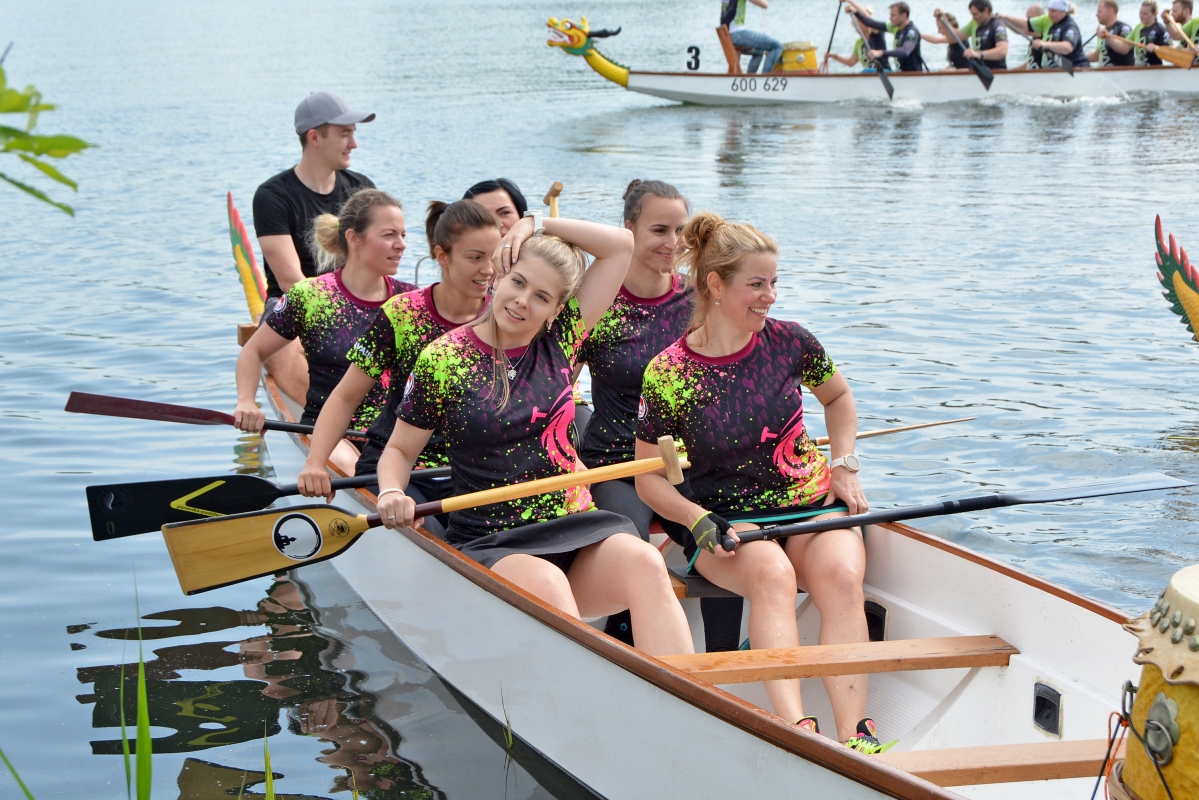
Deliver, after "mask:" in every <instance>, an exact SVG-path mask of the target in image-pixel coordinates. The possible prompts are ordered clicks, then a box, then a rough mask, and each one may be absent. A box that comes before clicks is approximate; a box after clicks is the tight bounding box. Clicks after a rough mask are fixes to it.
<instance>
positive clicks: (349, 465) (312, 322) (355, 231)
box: [233, 189, 416, 472]
mask: <svg viewBox="0 0 1199 800" xmlns="http://www.w3.org/2000/svg"><path fill="white" fill-rule="evenodd" d="M405 235H406V229H405V227H404V211H403V209H402V208H401V207H400V203H399V201H397V200H395V199H394V198H393V197H391V195H389V194H387V193H386V192H381V191H379V190H378V189H361V190H359V191H358V192H355V193H354V194H353V195H351V196H350V198H349V199H348V200H346V202H345V203H343V204H342V206H341V210H340V211H339V212H338V214H337V216H333V215H332V214H322V215H321V216H319V217H317V218H316V220H315V221H314V222H313V232H312V239H313V244H314V246H313V248H312V249H313V251H314V252H316V253H318V254H319V259H318V260H319V263H320V267H321V270H322V274H320V275H318V276H317V277H315V278H305V279H304V280H302V281H300V282H299V283H297V284H295V285H294V286H292V287H291V289H289V290H288V291H287V294H285V295H284V296H283V297H282V298H281V299H280V300H279V303H278V304H277V305H276V306H275V307H274V308H273V309H272V310H271V312H270V313H269V314H268V315H267V316H266V319H265V320H264V324H262V325H260V326H259V327H258V330H257V331H255V332H254V335H253V336H251V337H250V341H248V342H246V346H245V347H243V348H242V351H241V354H240V355H239V356H238V357H237V407H236V408H235V409H234V411H233V418H234V425H236V426H237V427H238V428H239V429H241V430H243V431H249V432H254V433H257V432H258V431H261V430H262V425H263V422H264V421H265V419H266V415H265V414H264V413H263V411H262V409H261V408H259V407H258V404H257V403H256V402H255V397H256V396H257V394H258V382H259V380H260V379H261V376H262V365H263V363H264V362H265V361H266V360H267V359H268V358H270V357H271V356H272V355H274V354H275V353H277V352H279V351H280V350H282V349H283V348H284V347H285V346H286V345H287V343H288V342H289V341H291V340H292V339H296V338H299V340H300V343H301V344H302V345H303V346H304V353H305V355H306V356H307V357H308V396H307V398H306V400H305V403H304V414H303V416H302V417H301V420H300V421H301V422H303V423H305V424H308V425H311V424H312V423H313V422H315V421H316V419H317V416H318V415H319V414H320V412H321V408H322V407H323V406H324V404H325V401H326V399H327V398H328V397H329V393H330V392H332V391H333V389H334V387H335V386H337V383H338V381H340V380H341V377H342V375H343V374H345V371H346V368H347V367H348V366H349V364H350V362H349V359H347V358H346V353H348V352H349V351H350V348H351V347H352V346H353V344H354V342H356V341H358V337H359V336H361V335H362V333H363V332H365V331H366V329H367V328H369V327H370V325H371V323H372V322H374V320H375V317H376V316H377V315H378V313H379V308H380V307H381V306H382V305H383V303H384V302H386V301H387V299H388V298H390V297H392V296H393V295H397V294H403V293H404V292H407V291H411V290H412V289H415V288H416V287H415V286H413V285H412V284H410V283H404V282H403V281H398V280H396V279H395V277H394V275H395V274H396V271H397V270H398V269H399V267H400V256H402V255H403V254H404V247H405V244H404V236H405ZM386 399H387V393H386V390H385V389H384V388H383V387H376V389H375V390H374V391H372V392H370V393H369V394H367V395H366V396H365V397H364V398H363V399H362V401H361V402H360V403H358V404H357V407H356V408H355V409H354V411H353V414H352V415H351V417H350V420H349V423H350V425H351V426H352V427H353V429H354V430H363V429H365V428H368V427H370V425H371V423H373V422H374V421H375V417H377V416H378V415H379V412H380V411H381V410H382V408H383V404H384V403H385V401H386ZM343 430H345V429H344V428H343ZM357 459H358V451H357V449H356V448H355V447H354V446H353V445H351V444H350V443H349V442H346V441H342V442H341V443H340V444H338V445H337V446H336V449H335V450H334V451H333V460H334V463H336V464H337V466H338V467H339V468H341V469H343V470H345V471H346V472H349V471H351V470H352V469H353V468H354V462H355V461H356V460H357Z"/></svg>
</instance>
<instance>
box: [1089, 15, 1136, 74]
mask: <svg viewBox="0 0 1199 800" xmlns="http://www.w3.org/2000/svg"><path fill="white" fill-rule="evenodd" d="M1107 30H1108V32H1109V33H1114V34H1116V35H1117V36H1123V37H1124V38H1125V39H1127V38H1128V34H1130V33H1132V26H1131V25H1129V24H1128V23H1127V22H1121V21H1120V20H1116V21H1115V22H1113V23H1112V24H1111V25H1108V26H1107ZM1097 49H1098V51H1099V60H1098V61H1096V62H1095V63H1096V65H1097V66H1100V67H1131V66H1132V65H1133V64H1134V63H1135V62H1136V57H1137V56H1136V53H1134V52H1133V50H1135V49H1136V48H1135V47H1130V48H1128V52H1127V53H1117V52H1116V51H1115V50H1113V49H1111V48H1110V47H1108V46H1107V42H1106V41H1104V40H1103V39H1100V40H1099V45H1098V48H1097Z"/></svg>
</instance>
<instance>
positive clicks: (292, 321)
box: [263, 270, 416, 431]
mask: <svg viewBox="0 0 1199 800" xmlns="http://www.w3.org/2000/svg"><path fill="white" fill-rule="evenodd" d="M414 288H416V287H414V286H413V285H412V284H410V283H404V282H403V281H398V280H396V279H395V278H390V277H389V278H387V296H388V297H391V296H392V295H396V294H403V293H404V292H407V291H410V290H412V289H414ZM384 302H385V301H378V302H375V301H371V300H363V299H362V298H361V297H355V296H354V295H353V294H351V293H350V290H349V289H347V288H346V285H345V284H344V283H342V281H341V270H337V271H335V272H326V273H325V274H324V275H320V276H318V277H316V278H305V279H304V280H302V281H300V282H299V283H297V284H296V285H295V286H293V287H291V288H290V289H288V290H287V294H285V295H284V296H283V297H282V298H280V300H279V302H278V304H277V305H275V307H274V308H273V309H271V310H270V311H269V312H267V313H266V314H265V318H264V321H263V324H265V325H269V326H270V328H271V330H273V331H274V332H275V333H277V334H279V335H280V336H282V337H283V338H284V339H296V338H299V340H300V343H301V344H302V345H303V346H304V354H305V355H306V356H307V357H308V397H307V399H306V401H305V403H304V415H303V416H302V417H301V418H300V421H301V422H303V423H304V424H305V425H312V424H314V423H315V422H316V418H317V416H318V415H319V414H320V413H321V409H322V408H324V406H325V400H327V399H328V398H329V393H330V392H332V391H333V389H334V387H335V386H337V384H338V382H339V381H340V380H341V378H342V376H343V375H345V374H346V370H347V369H349V368H350V360H349V359H348V358H347V357H346V353H348V352H349V351H350V348H351V347H352V346H353V345H354V343H355V342H357V341H358V337H359V336H361V335H362V334H363V333H364V332H365V331H366V329H367V328H369V327H370V326H371V323H372V322H374V321H375V317H377V316H378V315H379V308H380V307H381V306H382V305H383V303H384ZM386 402H387V390H386V388H384V386H383V385H382V383H377V384H375V388H374V389H372V390H371V391H370V393H369V394H367V396H366V398H365V399H363V401H362V402H361V403H360V404H359V405H358V408H357V409H355V410H354V417H353V419H352V420H351V425H350V427H351V428H353V429H354V430H359V431H360V430H364V429H366V428H368V427H370V425H371V423H372V422H374V421H375V417H377V416H379V412H380V411H381V410H382V409H383V405H384V403H386Z"/></svg>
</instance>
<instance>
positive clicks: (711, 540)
mask: <svg viewBox="0 0 1199 800" xmlns="http://www.w3.org/2000/svg"><path fill="white" fill-rule="evenodd" d="M731 527H733V526H732V525H731V524H730V523H729V521H728V520H726V519H725V518H724V517H721V516H719V515H717V514H713V513H712V512H711V511H709V512H708V513H707V514H704V515H703V516H702V517H700V518H699V520H698V521H697V522H696V523H695V524H694V525H692V526H691V535H692V537H694V538H695V544H696V546H698V547H699V549H700V550H707V551H708V552H709V553H713V552H715V551H716V548H717V547H719V546H720V545H721V542H723V541H724V539H725V537H727V536H728V530H729V528H731Z"/></svg>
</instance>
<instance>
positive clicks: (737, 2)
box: [720, 0, 783, 74]
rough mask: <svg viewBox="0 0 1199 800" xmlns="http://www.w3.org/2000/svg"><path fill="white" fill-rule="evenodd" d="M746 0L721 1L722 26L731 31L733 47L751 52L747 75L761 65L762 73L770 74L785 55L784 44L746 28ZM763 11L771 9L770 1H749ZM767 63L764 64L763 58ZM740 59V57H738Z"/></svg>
mask: <svg viewBox="0 0 1199 800" xmlns="http://www.w3.org/2000/svg"><path fill="white" fill-rule="evenodd" d="M745 2H746V0H720V24H721V25H724V26H725V27H727V28H728V29H729V38H730V39H731V40H732V42H733V47H735V48H737V49H738V50H745V51H747V52H749V54H750V59H749V67H748V68H747V69H746V70H745V71H746V73H748V74H752V73H755V72H757V71H758V65H759V64H761V66H762V72H770V71H771V70H773V69H774V65H775V64H777V63H778V61H779V59H780V58H781V57H782V55H783V43H782V42H780V41H778V40H777V39H774V38H773V37H771V36H768V35H766V34H765V33H759V32H758V31H751V30H750V29H748V28H746V27H745ZM749 2H751V3H753V4H754V5H755V6H758V7H759V8H761V9H762V10H763V11H765V10H766V9H768V8H770V0H749ZM763 56H765V57H766V63H764V64H763V63H762V57H763ZM738 58H740V56H738Z"/></svg>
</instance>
